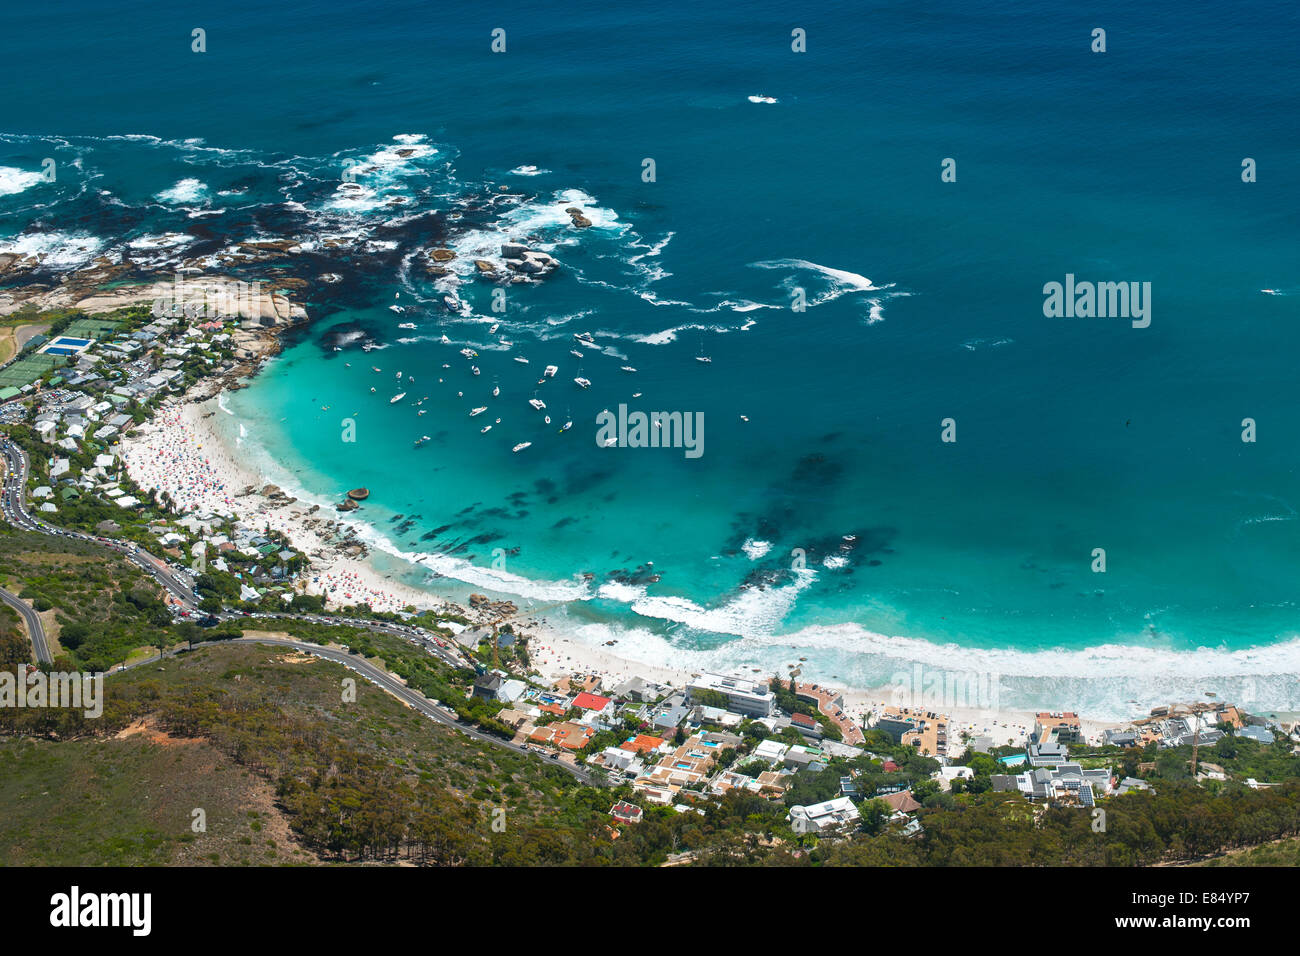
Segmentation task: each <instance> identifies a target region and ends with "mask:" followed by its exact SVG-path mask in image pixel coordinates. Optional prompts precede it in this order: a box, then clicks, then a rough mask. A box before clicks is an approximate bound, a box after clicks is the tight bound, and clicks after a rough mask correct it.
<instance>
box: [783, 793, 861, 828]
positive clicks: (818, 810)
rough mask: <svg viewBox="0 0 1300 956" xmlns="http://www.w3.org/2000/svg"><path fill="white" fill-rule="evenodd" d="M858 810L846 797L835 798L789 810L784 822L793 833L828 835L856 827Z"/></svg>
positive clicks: (796, 806) (797, 806)
mask: <svg viewBox="0 0 1300 956" xmlns="http://www.w3.org/2000/svg"><path fill="white" fill-rule="evenodd" d="M859 819H860V817H859V814H858V808H857V807H856V806H854V804H853V801H852V800H850V799H849V798H848V797H836V798H835V799H834V800H827V801H826V802H825V803H814V804H813V805H812V806H809V807H805V806H799V805H795V806H793V807H791V808H790V812H789V814H787V815H786V820H788V821H789V822H790V829H792V830H793V831H794V832H795V833H828V832H833V831H836V830H843V829H850V828H852V827H855V826H857V823H858V820H859Z"/></svg>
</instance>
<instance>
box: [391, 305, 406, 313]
mask: <svg viewBox="0 0 1300 956" xmlns="http://www.w3.org/2000/svg"><path fill="white" fill-rule="evenodd" d="M388 308H389V311H391V312H399V313H400V312H405V311H406V310H405V309H403V308H402V307H401V306H400V305H390V306H389V307H388Z"/></svg>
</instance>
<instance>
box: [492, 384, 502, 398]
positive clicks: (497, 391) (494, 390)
mask: <svg viewBox="0 0 1300 956" xmlns="http://www.w3.org/2000/svg"><path fill="white" fill-rule="evenodd" d="M500 394H501V386H500V385H493V386H492V397H493V398H496V397H497V396H498V395H500Z"/></svg>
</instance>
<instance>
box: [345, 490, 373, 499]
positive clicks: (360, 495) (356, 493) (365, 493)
mask: <svg viewBox="0 0 1300 956" xmlns="http://www.w3.org/2000/svg"><path fill="white" fill-rule="evenodd" d="M348 497H349V498H351V499H352V500H353V501H365V500H366V499H367V498H369V497H370V489H369V488H353V489H352V490H351V491H349V492H348Z"/></svg>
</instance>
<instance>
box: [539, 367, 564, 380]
mask: <svg viewBox="0 0 1300 956" xmlns="http://www.w3.org/2000/svg"><path fill="white" fill-rule="evenodd" d="M559 370H560V367H559V366H558V365H548V366H546V371H545V372H543V373H542V378H555V373H556V372H558V371H559Z"/></svg>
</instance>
